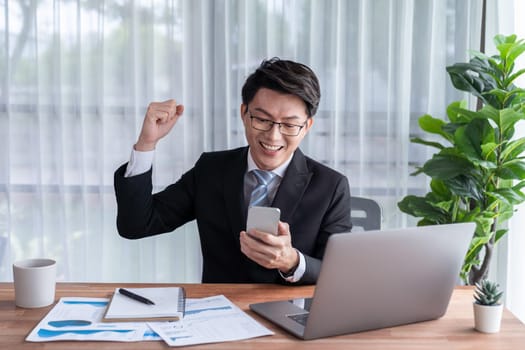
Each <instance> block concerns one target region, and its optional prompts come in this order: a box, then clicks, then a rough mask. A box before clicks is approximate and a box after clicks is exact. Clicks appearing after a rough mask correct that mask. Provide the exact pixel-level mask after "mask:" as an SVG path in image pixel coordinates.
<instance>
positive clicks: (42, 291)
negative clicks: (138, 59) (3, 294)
mask: <svg viewBox="0 0 525 350" xmlns="http://www.w3.org/2000/svg"><path fill="white" fill-rule="evenodd" d="M56 266H57V264H56V261H55V260H52V259H26V260H21V261H17V262H15V263H14V264H13V278H14V285H15V304H16V306H19V307H24V308H37V307H44V306H48V305H51V304H52V303H53V302H54V301H55V285H56Z"/></svg>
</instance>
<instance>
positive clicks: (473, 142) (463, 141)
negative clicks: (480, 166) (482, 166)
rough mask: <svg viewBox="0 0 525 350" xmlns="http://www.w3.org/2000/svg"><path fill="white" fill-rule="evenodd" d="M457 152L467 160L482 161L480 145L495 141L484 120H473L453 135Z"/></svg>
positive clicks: (492, 131)
mask: <svg viewBox="0 0 525 350" xmlns="http://www.w3.org/2000/svg"><path fill="white" fill-rule="evenodd" d="M454 141H455V144H456V147H457V148H458V150H459V151H460V152H462V153H464V154H465V155H466V156H467V157H469V158H477V159H483V155H482V150H481V145H482V144H485V143H491V142H492V143H493V142H494V141H495V135H494V130H493V128H492V127H491V126H490V124H489V122H488V121H487V120H486V119H479V118H478V119H473V120H472V121H471V122H470V123H469V124H467V125H466V126H465V127H463V128H459V129H458V130H457V131H456V134H455V135H454Z"/></svg>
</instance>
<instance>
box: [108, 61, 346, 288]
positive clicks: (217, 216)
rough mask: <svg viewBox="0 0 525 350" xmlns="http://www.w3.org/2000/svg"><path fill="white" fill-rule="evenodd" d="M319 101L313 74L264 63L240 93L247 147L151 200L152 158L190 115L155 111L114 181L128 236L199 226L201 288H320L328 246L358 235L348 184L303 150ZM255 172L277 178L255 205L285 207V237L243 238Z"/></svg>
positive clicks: (205, 159)
mask: <svg viewBox="0 0 525 350" xmlns="http://www.w3.org/2000/svg"><path fill="white" fill-rule="evenodd" d="M320 96H321V94H320V88H319V82H318V80H317V77H316V76H315V74H314V72H313V71H312V70H311V69H310V68H308V67H307V66H305V65H303V64H300V63H296V62H293V61H287V60H280V59H278V58H273V59H271V60H266V61H263V62H262V64H261V65H260V67H259V68H258V69H257V70H256V71H255V72H254V73H252V74H251V75H250V76H249V77H248V79H247V80H246V82H245V84H244V86H243V89H242V104H241V107H240V116H241V119H242V121H243V124H244V129H245V134H246V139H247V141H248V147H242V148H238V149H233V150H226V151H219V152H209V153H203V154H202V155H201V157H200V158H199V159H198V160H197V162H196V164H195V165H194V167H193V168H192V169H190V170H189V171H188V172H186V173H185V174H184V175H182V177H181V178H180V179H179V180H178V181H177V182H176V183H174V184H172V185H170V186H168V187H167V188H166V189H164V190H163V191H161V192H159V193H156V194H153V195H152V182H151V163H152V161H151V159H152V153H153V150H154V149H155V146H156V144H157V142H158V141H159V140H160V139H161V138H163V137H164V136H166V135H167V134H168V133H169V131H170V130H171V128H172V127H173V126H174V125H175V123H176V122H177V120H178V119H179V118H180V116H181V115H182V114H183V111H184V107H183V105H181V104H177V103H176V101H174V100H169V101H165V102H153V103H151V104H150V105H149V106H148V110H147V112H146V116H145V118H144V123H143V126H142V130H141V133H140V136H139V139H138V141H137V143H136V144H135V145H134V150H133V153H132V157H131V160H130V162H129V163H127V164H125V165H123V166H121V167H120V168H119V169H118V170H117V171H116V172H115V193H116V197H117V205H118V214H117V227H118V231H119V233H120V235H121V236H122V237H126V238H130V239H137V238H142V237H147V236H152V235H156V234H160V233H164V232H170V231H173V230H174V229H176V228H177V227H179V226H182V225H184V224H185V223H187V222H189V221H192V220H197V225H198V228H199V235H200V242H201V249H202V255H203V272H202V282H204V283H210V282H217V283H219V282H230V283H239V282H247V283H295V284H312V283H315V282H316V281H317V277H318V275H319V270H320V265H321V259H322V258H323V254H324V250H325V246H326V242H327V240H328V237H329V236H330V235H331V234H334V233H341V232H347V231H350V229H351V228H352V224H351V221H350V189H349V186H348V180H347V178H346V177H345V176H344V175H342V174H340V173H338V172H336V171H334V170H332V169H330V168H328V167H326V166H324V165H322V164H320V163H318V162H316V161H314V160H312V159H310V158H308V157H306V156H305V155H304V154H303V153H302V152H301V151H300V149H299V148H298V146H299V144H300V143H301V141H302V139H303V138H304V137H305V136H306V134H307V133H308V131H309V130H310V128H311V127H312V124H313V116H314V115H315V113H316V111H317V107H318V104H319V99H320ZM254 169H259V170H264V171H267V172H266V173H265V174H270V173H271V174H270V178H271V179H267V181H266V182H268V186H267V188H266V189H265V191H266V192H265V193H266V194H267V197H264V196H263V197H264V198H263V197H260V198H258V199H256V200H265V201H267V202H266V203H267V205H270V206H273V207H277V208H280V210H281V221H280V222H279V225H278V235H277V236H275V235H272V234H269V233H266V232H261V231H258V230H250V232H248V233H247V232H246V231H245V228H246V216H247V208H248V206H249V205H250V203H251V200H255V199H254V198H252V199H250V198H251V194H252V191H253V190H254V188H255V187H257V185H258V180H257V176H256V174H254V171H253V170H254ZM265 176H267V175H265ZM254 192H257V190H256V191H254ZM259 194H260V193H259ZM255 196H257V195H255V194H254V197H255ZM261 198H263V199H261ZM259 205H261V204H260V203H259ZM341 268H345V267H344V266H342V267H341Z"/></svg>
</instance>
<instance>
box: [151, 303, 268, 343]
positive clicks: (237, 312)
mask: <svg viewBox="0 0 525 350" xmlns="http://www.w3.org/2000/svg"><path fill="white" fill-rule="evenodd" d="M148 325H149V326H150V327H151V329H152V330H153V331H155V332H156V333H157V334H158V335H159V336H160V337H161V338H162V339H164V341H165V342H166V343H167V344H168V345H170V346H183V345H194V344H205V343H216V342H225V341H234V340H242V339H249V338H255V337H261V336H265V335H272V334H273V332H272V331H270V330H269V329H267V328H266V327H263V326H262V325H261V324H259V323H258V322H256V321H255V320H254V319H253V318H251V317H250V316H249V315H248V314H246V313H245V312H243V311H242V310H241V309H239V308H238V307H237V306H236V305H235V304H233V303H232V302H231V301H229V300H228V299H227V298H226V297H225V296H224V295H217V296H213V297H208V298H202V299H186V314H185V316H184V319H183V321H182V322H150V323H148Z"/></svg>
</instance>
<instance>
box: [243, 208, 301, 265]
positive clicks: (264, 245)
mask: <svg viewBox="0 0 525 350" xmlns="http://www.w3.org/2000/svg"><path fill="white" fill-rule="evenodd" d="M279 217H280V211H279V209H278V208H270V207H251V208H250V209H249V210H248V220H247V225H246V231H241V234H240V244H241V251H242V252H243V253H244V254H245V255H246V256H247V257H248V258H250V259H251V260H253V261H255V262H256V263H258V264H259V265H261V266H264V267H266V268H268V269H279V270H280V271H282V272H287V271H290V270H292V269H294V268H295V267H296V266H297V264H298V263H299V255H298V253H297V251H296V250H295V249H294V248H293V247H292V243H291V236H290V228H289V226H288V224H287V223H285V222H282V221H279Z"/></svg>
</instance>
